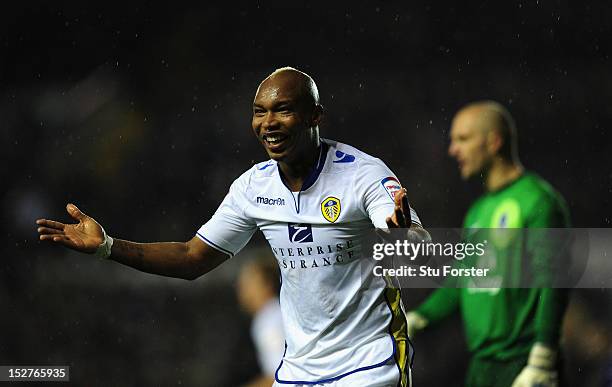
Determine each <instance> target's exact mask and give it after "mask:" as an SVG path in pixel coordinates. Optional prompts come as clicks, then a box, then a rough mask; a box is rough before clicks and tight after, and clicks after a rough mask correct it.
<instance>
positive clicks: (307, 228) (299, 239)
mask: <svg viewBox="0 0 612 387" xmlns="http://www.w3.org/2000/svg"><path fill="white" fill-rule="evenodd" d="M287 229H288V230H289V241H290V242H293V243H307V242H312V241H313V240H312V226H311V225H309V224H307V223H287Z"/></svg>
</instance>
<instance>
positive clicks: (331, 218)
mask: <svg viewBox="0 0 612 387" xmlns="http://www.w3.org/2000/svg"><path fill="white" fill-rule="evenodd" d="M321 213H322V214H323V217H324V218H325V220H327V221H328V222H331V223H334V222H335V221H336V220H338V217H339V216H340V199H338V198H335V197H333V196H329V197H327V198H326V199H325V200H323V201H322V202H321Z"/></svg>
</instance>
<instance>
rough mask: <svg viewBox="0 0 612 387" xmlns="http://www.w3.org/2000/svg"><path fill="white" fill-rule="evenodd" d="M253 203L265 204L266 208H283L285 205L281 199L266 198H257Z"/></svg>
mask: <svg viewBox="0 0 612 387" xmlns="http://www.w3.org/2000/svg"><path fill="white" fill-rule="evenodd" d="M255 202H256V203H257V204H266V205H268V206H284V205H285V199H283V198H266V197H262V196H258V197H257V198H256V199H255Z"/></svg>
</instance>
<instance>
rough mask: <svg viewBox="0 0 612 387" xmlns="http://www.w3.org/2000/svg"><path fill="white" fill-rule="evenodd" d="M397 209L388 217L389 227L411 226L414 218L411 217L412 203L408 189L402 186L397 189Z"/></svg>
mask: <svg viewBox="0 0 612 387" xmlns="http://www.w3.org/2000/svg"><path fill="white" fill-rule="evenodd" d="M393 201H394V202H395V209H394V210H393V214H392V215H391V216H389V217H387V227H389V228H410V226H411V225H412V218H411V217H410V205H409V204H408V196H407V195H406V189H405V188H402V189H401V190H399V191H397V193H396V194H395V198H394V200H393Z"/></svg>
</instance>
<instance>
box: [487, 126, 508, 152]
mask: <svg viewBox="0 0 612 387" xmlns="http://www.w3.org/2000/svg"><path fill="white" fill-rule="evenodd" d="M503 143H504V140H503V139H502V137H501V135H500V134H499V132H498V131H497V130H495V129H491V130H489V132H488V133H487V150H488V151H489V154H490V155H496V154H498V153H499V151H500V149H501V148H502V145H503Z"/></svg>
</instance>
